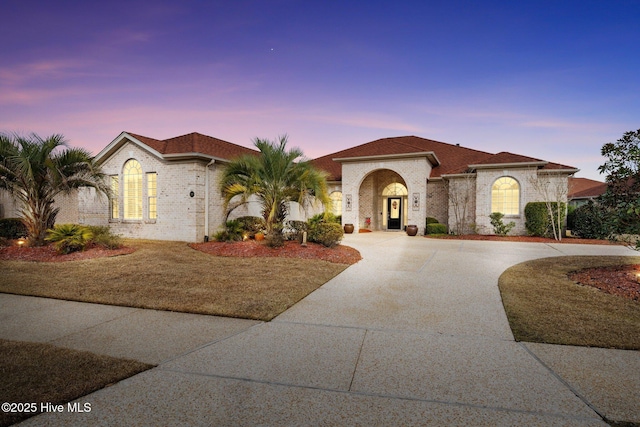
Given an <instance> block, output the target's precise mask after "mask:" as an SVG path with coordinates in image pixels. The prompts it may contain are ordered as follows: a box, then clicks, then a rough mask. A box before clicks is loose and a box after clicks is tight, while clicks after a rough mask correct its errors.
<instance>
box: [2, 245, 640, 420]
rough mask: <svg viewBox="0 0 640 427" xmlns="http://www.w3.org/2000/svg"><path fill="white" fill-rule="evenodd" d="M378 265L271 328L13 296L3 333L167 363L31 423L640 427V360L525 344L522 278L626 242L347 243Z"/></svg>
mask: <svg viewBox="0 0 640 427" xmlns="http://www.w3.org/2000/svg"><path fill="white" fill-rule="evenodd" d="M344 243H345V244H347V245H350V246H353V247H355V248H357V249H358V250H360V251H361V253H362V254H363V257H364V259H363V261H361V262H359V263H358V264H356V265H354V266H352V267H350V268H349V269H347V270H345V271H344V272H343V273H342V274H340V275H338V276H337V277H336V278H334V279H333V280H331V281H330V282H328V283H327V284H325V285H324V286H323V287H321V288H320V289H318V290H317V291H315V292H314V293H312V294H311V295H309V296H308V297H307V298H305V299H304V300H302V301H301V302H300V303H298V304H297V305H295V306H294V307H292V308H291V309H290V310H288V311H286V312H285V313H283V314H282V315H280V316H279V317H278V318H276V319H275V320H273V321H272V322H269V323H261V322H252V321H246V320H238V319H226V318H219V317H213V316H199V315H190V314H180V313H167V312H157V311H152V310H139V309H130V308H122V307H109V306H97V305H91V304H82V303H72V302H64V301H54V300H47V299H41V298H29V297H18V296H12V295H1V294H0V320H1V323H0V338H6V339H13V340H26V341H42V342H51V343H53V344H56V345H60V346H67V347H72V348H78V349H83V350H89V351H93V352H96V353H103V354H109V355H113V356H119V357H129V358H135V359H138V360H142V361H145V362H151V363H156V364H158V365H159V366H158V367H157V368H155V369H152V370H150V371H147V372H144V373H142V374H139V375H136V376H134V377H131V378H129V379H127V380H124V381H122V382H120V383H118V384H116V385H113V386H111V387H108V388H105V389H103V390H100V391H98V392H96V393H93V394H91V395H88V396H85V397H83V398H81V399H79V400H78V402H80V403H85V402H89V403H91V407H92V411H91V412H90V413H83V414H78V413H74V414H71V413H63V414H44V415H40V416H38V417H35V418H32V419H30V420H28V421H27V422H26V423H25V425H78V426H81V425H82V426H83V425H110V426H111V425H130V424H136V425H203V426H204V425H216V426H217V425H277V426H282V425H291V426H299V425H340V426H341V425H367V426H369V425H491V426H494V425H527V426H529V425H546V426H598V425H606V423H604V422H603V420H602V417H607V418H609V419H612V420H619V421H634V422H636V423H640V405H639V404H638V402H640V352H636V351H622V350H604V349H596V348H581V347H566V346H555V345H546V344H525V343H516V342H515V341H514V339H513V335H512V334H511V331H510V329H509V325H508V323H507V319H506V315H505V312H504V309H503V307H502V303H501V300H500V294H499V292H498V288H497V282H498V277H499V276H500V274H501V273H502V272H503V271H504V270H505V269H507V268H508V267H510V266H512V265H514V264H517V263H520V262H523V261H526V260H530V259H535V258H542V257H549V256H562V255H630V256H633V255H637V253H636V252H634V251H631V250H629V249H626V248H623V247H618V246H595V245H594V246H587V245H584V246H583V245H569V244H541V243H513V242H481V241H452V240H443V241H436V240H430V239H423V238H419V237H408V236H406V235H405V234H403V233H367V234H356V235H347V236H346V237H345V241H344Z"/></svg>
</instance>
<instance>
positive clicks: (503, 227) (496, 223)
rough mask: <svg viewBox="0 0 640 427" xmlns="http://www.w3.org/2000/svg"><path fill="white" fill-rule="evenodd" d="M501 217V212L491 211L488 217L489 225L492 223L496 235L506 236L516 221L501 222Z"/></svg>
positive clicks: (502, 215)
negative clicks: (489, 219)
mask: <svg viewBox="0 0 640 427" xmlns="http://www.w3.org/2000/svg"><path fill="white" fill-rule="evenodd" d="M503 217H504V214H503V213H502V212H493V213H492V214H491V215H489V218H491V225H493V232H494V233H495V234H497V235H498V236H506V235H507V234H509V232H510V231H511V229H512V228H513V227H515V226H516V223H515V222H513V221H511V222H510V223H508V224H505V223H504V222H502V218H503Z"/></svg>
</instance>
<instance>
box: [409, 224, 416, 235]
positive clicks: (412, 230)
mask: <svg viewBox="0 0 640 427" xmlns="http://www.w3.org/2000/svg"><path fill="white" fill-rule="evenodd" d="M407 234H408V235H409V236H415V235H416V234H418V226H417V225H407Z"/></svg>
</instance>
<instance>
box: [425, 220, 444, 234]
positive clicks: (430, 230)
mask: <svg viewBox="0 0 640 427" xmlns="http://www.w3.org/2000/svg"><path fill="white" fill-rule="evenodd" d="M427 234H447V226H446V225H444V224H439V223H430V224H427Z"/></svg>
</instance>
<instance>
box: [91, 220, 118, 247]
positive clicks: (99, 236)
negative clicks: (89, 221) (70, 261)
mask: <svg viewBox="0 0 640 427" xmlns="http://www.w3.org/2000/svg"><path fill="white" fill-rule="evenodd" d="M87 228H88V229H89V231H90V232H91V234H92V235H93V237H92V238H91V243H94V244H96V245H98V246H102V247H103V248H106V249H118V248H121V247H122V238H121V237H120V236H118V235H117V234H113V233H112V232H111V229H110V228H109V227H107V226H106V225H88V226H87Z"/></svg>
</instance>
